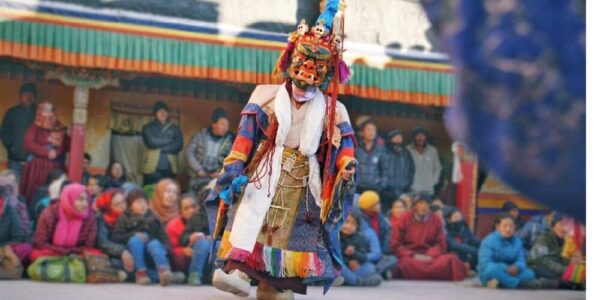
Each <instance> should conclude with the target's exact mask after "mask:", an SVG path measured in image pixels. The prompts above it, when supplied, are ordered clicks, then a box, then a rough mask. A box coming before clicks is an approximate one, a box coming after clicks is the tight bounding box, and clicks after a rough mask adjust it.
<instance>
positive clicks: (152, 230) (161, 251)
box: [111, 189, 185, 286]
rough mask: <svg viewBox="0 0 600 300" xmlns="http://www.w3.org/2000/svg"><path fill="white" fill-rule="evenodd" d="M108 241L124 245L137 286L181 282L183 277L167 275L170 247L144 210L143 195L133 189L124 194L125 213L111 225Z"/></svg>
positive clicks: (160, 227)
mask: <svg viewBox="0 0 600 300" xmlns="http://www.w3.org/2000/svg"><path fill="white" fill-rule="evenodd" d="M111 239H112V241H113V242H116V243H119V244H123V245H127V248H128V249H129V252H130V253H131V255H132V256H133V261H134V268H135V282H136V283H137V284H141V285H146V284H151V283H152V282H157V281H158V282H160V284H161V285H163V286H164V285H169V284H171V283H180V282H183V281H184V280H185V276H184V275H183V274H177V275H174V274H173V273H172V272H171V266H170V265H169V260H168V258H167V256H168V253H169V251H170V250H171V243H170V241H169V237H168V236H167V233H166V232H165V228H164V227H163V225H162V222H161V221H160V219H158V217H157V216H156V215H154V214H153V213H152V212H151V211H150V210H149V209H148V200H146V196H145V195H144V191H142V190H140V189H136V190H132V191H130V192H129V193H128V194H127V210H126V211H125V212H124V213H122V214H121V216H120V217H119V219H118V220H117V222H116V223H115V228H114V229H113V232H112V235H111ZM157 273H158V274H157ZM179 275H181V276H183V278H182V277H181V276H179Z"/></svg>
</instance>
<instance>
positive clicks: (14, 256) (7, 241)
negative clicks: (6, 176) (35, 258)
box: [0, 195, 32, 279]
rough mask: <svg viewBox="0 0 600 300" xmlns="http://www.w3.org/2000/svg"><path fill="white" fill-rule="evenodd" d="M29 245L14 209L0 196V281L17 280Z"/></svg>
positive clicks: (29, 251) (29, 247) (28, 250)
mask: <svg viewBox="0 0 600 300" xmlns="http://www.w3.org/2000/svg"><path fill="white" fill-rule="evenodd" d="M31 250H32V248H31V245H29V244H27V243H26V235H25V232H24V230H23V227H22V226H21V222H20V221H19V216H18V215H17V212H16V210H15V208H14V207H12V206H11V205H9V204H8V201H6V200H5V199H4V198H3V197H2V196H1V195H0V279H19V278H21V275H22V273H23V265H24V264H25V262H26V259H27V257H28V256H29V254H31Z"/></svg>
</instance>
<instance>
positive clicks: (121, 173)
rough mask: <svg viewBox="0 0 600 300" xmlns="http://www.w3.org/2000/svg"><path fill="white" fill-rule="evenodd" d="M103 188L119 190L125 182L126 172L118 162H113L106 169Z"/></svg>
mask: <svg viewBox="0 0 600 300" xmlns="http://www.w3.org/2000/svg"><path fill="white" fill-rule="evenodd" d="M105 181H106V186H105V188H120V187H121V186H122V185H123V183H125V182H126V181H127V170H125V166H124V165H123V164H122V163H121V162H120V161H118V160H113V161H111V162H110V164H108V167H107V168H106V176H105Z"/></svg>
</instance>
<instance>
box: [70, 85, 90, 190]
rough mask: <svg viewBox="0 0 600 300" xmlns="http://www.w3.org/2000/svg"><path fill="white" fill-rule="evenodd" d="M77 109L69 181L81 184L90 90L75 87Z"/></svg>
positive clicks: (74, 114) (72, 129)
mask: <svg viewBox="0 0 600 300" xmlns="http://www.w3.org/2000/svg"><path fill="white" fill-rule="evenodd" d="M73 96H74V103H75V109H73V126H72V127H71V148H70V151H69V179H71V180H72V181H73V182H81V177H82V175H83V153H84V152H85V126H86V123H87V105H88V100H89V88H87V87H79V86H77V87H75V92H74V95H73Z"/></svg>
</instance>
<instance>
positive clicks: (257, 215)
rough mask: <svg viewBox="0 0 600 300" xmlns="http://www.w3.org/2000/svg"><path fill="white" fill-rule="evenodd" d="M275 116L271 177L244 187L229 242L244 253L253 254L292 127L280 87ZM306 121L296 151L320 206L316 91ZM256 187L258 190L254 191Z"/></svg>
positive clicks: (321, 115) (320, 105)
mask: <svg viewBox="0 0 600 300" xmlns="http://www.w3.org/2000/svg"><path fill="white" fill-rule="evenodd" d="M274 101H275V116H276V117H277V121H278V122H279V128H278V129H277V136H276V138H275V153H274V154H273V161H272V162H271V163H272V166H271V167H272V169H271V170H272V173H271V176H264V177H263V178H261V179H260V180H259V182H258V183H257V184H256V185H255V184H253V183H250V184H248V185H247V186H246V190H245V192H244V196H243V197H242V200H241V202H240V205H239V207H238V210H237V213H236V216H235V220H234V222H233V227H232V229H231V235H230V236H229V241H230V242H231V244H232V245H233V247H235V248H238V249H242V250H245V251H248V252H252V251H253V250H254V244H255V243H256V238H257V237H258V233H259V232H260V228H261V227H262V223H263V220H264V217H265V215H266V213H267V212H268V210H269V207H270V206H271V201H272V200H273V197H274V196H275V189H276V188H277V182H278V181H279V175H280V172H281V160H282V157H283V150H284V143H285V140H286V137H287V135H288V133H289V131H290V128H291V126H292V105H291V99H290V97H289V95H288V92H287V90H286V88H285V84H284V85H281V87H280V88H279V90H278V91H277V94H276V96H275V100H274ZM307 105H308V108H307V111H306V117H305V119H304V124H303V127H302V133H301V136H300V147H299V148H298V150H299V151H300V153H302V154H303V155H304V156H306V157H308V161H309V177H308V187H309V190H310V192H311V194H312V196H313V197H314V199H315V201H316V203H317V205H319V206H321V205H322V203H323V200H322V199H321V177H320V175H319V172H320V170H319V163H318V161H317V158H316V155H315V154H316V152H317V150H318V148H319V142H320V141H321V134H322V132H323V120H324V119H325V111H326V103H325V97H324V96H323V93H321V91H317V94H316V95H315V97H314V99H312V100H310V102H308V104H307ZM266 163H268V162H267V159H266V157H264V158H263V159H262V160H261V162H260V163H259V166H258V168H257V169H258V170H260V169H261V168H262V166H263V165H264V164H266ZM257 185H258V187H260V189H259V188H257Z"/></svg>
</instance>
